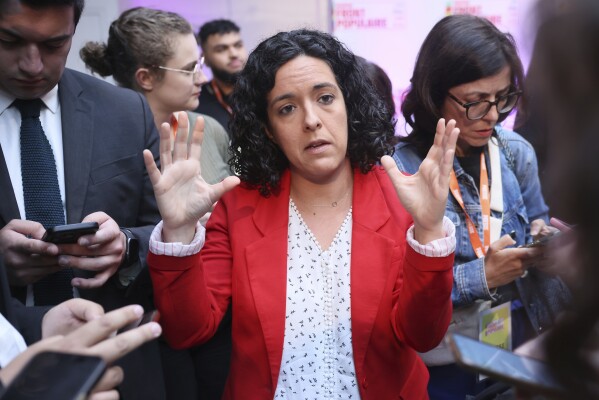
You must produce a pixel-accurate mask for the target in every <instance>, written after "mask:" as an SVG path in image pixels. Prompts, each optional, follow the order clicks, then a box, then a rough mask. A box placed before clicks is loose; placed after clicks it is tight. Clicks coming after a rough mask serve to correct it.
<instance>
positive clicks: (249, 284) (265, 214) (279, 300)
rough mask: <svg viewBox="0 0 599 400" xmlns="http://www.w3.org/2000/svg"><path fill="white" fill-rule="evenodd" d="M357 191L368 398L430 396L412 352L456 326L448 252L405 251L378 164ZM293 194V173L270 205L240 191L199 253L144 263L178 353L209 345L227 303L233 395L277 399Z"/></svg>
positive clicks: (355, 228) (360, 325)
mask: <svg viewBox="0 0 599 400" xmlns="http://www.w3.org/2000/svg"><path fill="white" fill-rule="evenodd" d="M354 188H355V190H354V193H353V199H352V212H353V220H352V224H353V225H352V242H351V315H352V321H351V323H352V342H353V356H354V362H355V366H356V380H357V382H358V384H359V385H360V387H359V390H360V395H361V398H362V399H377V400H378V399H392V398H393V399H406V400H407V399H410V400H416V399H425V398H428V395H427V392H426V383H427V380H428V372H427V369H426V367H425V366H424V363H423V362H422V360H421V359H420V358H419V356H418V355H417V354H416V351H421V352H422V351H427V350H430V349H432V348H433V347H435V346H436V345H437V344H438V343H439V342H440V341H441V339H442V338H443V335H444V334H445V331H446V330H447V326H448V325H449V321H450V318H451V298H450V295H451V287H452V282H453V279H452V265H453V254H452V255H450V256H447V257H439V258H430V257H425V256H423V255H420V254H418V253H416V252H415V251H414V250H413V249H412V248H411V247H410V246H409V245H407V243H406V231H407V230H408V228H409V227H410V225H411V224H412V218H411V217H410V215H409V214H408V213H407V211H406V210H405V209H404V208H403V206H402V205H401V203H400V201H399V199H398V197H397V193H396V192H395V188H394V187H393V185H392V184H391V180H390V179H389V177H388V176H387V174H386V173H385V172H384V171H383V170H382V168H379V167H375V168H374V169H373V170H372V171H371V172H369V173H368V174H362V173H360V172H359V171H357V170H356V171H355V173H354ZM289 190H290V177H289V173H288V172H286V173H285V174H284V175H283V177H282V178H281V190H280V193H278V194H273V195H271V196H270V197H268V198H264V197H262V196H260V195H259V194H258V191H257V190H248V189H246V188H243V187H241V186H240V187H237V188H235V189H234V190H232V191H231V192H229V193H226V194H225V195H224V196H223V197H222V198H221V200H220V201H219V202H218V204H217V206H216V208H215V210H214V212H213V213H212V216H211V217H210V220H209V221H208V226H207V232H206V243H205V245H204V247H203V249H202V250H201V252H200V253H198V254H196V255H193V256H189V257H168V256H157V255H154V254H150V255H149V257H148V263H149V265H150V273H151V275H152V281H153V284H154V288H155V297H156V304H157V306H158V308H159V310H160V312H161V323H162V325H163V328H164V333H165V335H166V338H167V339H168V340H169V343H171V345H173V347H183V348H184V347H189V346H193V345H195V344H197V343H201V342H203V341H205V340H207V339H209V338H210V337H211V336H212V335H213V334H214V332H215V330H216V329H217V327H218V325H219V322H220V319H221V318H222V316H223V314H224V313H225V310H226V309H227V307H228V305H229V303H231V305H232V308H233V328H232V334H233V352H232V356H231V369H230V372H229V377H228V380H227V387H226V389H225V394H224V396H223V398H226V399H256V400H259V399H268V398H270V399H272V398H273V396H274V394H275V389H276V385H277V382H278V376H279V370H280V366H281V357H282V354H283V339H284V336H285V304H286V294H285V293H286V287H287V268H286V266H287V247H288V238H287V236H288V220H289ZM415 350H416V351H415Z"/></svg>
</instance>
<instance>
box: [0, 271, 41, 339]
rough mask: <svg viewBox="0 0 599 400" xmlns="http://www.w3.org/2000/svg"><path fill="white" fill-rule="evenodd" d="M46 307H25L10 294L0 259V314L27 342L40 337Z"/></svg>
mask: <svg viewBox="0 0 599 400" xmlns="http://www.w3.org/2000/svg"><path fill="white" fill-rule="evenodd" d="M48 309H49V307H25V306H24V305H23V304H22V303H21V302H19V301H18V300H17V299H15V298H13V297H12V296H11V295H10V289H9V287H8V277H7V276H6V271H5V269H4V263H3V262H2V260H1V259H0V314H2V315H3V316H4V318H6V320H7V321H8V322H10V323H11V325H12V326H14V327H15V328H16V329H17V330H18V331H19V332H20V333H21V335H23V338H24V339H25V341H26V342H27V344H31V343H34V342H36V341H38V340H40V339H41V336H42V330H41V327H42V318H43V317H44V315H45V314H46V311H48Z"/></svg>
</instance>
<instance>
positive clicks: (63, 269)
mask: <svg viewBox="0 0 599 400" xmlns="http://www.w3.org/2000/svg"><path fill="white" fill-rule="evenodd" d="M12 3H14V4H13V5H14V6H13V7H9V8H4V9H2V10H0V132H2V135H0V145H1V152H0V192H2V194H3V200H2V202H0V228H1V229H0V256H2V257H3V259H4V263H5V265H6V270H7V274H8V276H9V281H10V284H11V289H12V295H13V296H14V297H16V298H18V299H19V300H21V301H22V302H23V303H26V304H27V305H35V306H38V305H48V306H52V305H55V304H58V303H60V302H62V301H64V300H67V299H69V298H73V297H83V298H86V299H89V300H93V301H95V302H97V303H100V304H101V305H102V306H103V307H104V309H105V310H107V311H108V310H111V309H115V308H117V307H120V306H123V305H125V304H130V303H138V304H142V305H143V306H144V307H146V308H150V307H152V304H151V298H150V295H149V291H150V289H151V286H150V284H149V282H147V281H144V277H143V272H142V271H143V270H144V268H143V266H144V264H145V261H144V260H145V257H146V254H147V252H148V242H149V236H150V233H151V231H152V229H153V227H154V225H155V224H156V223H157V222H158V221H159V220H160V215H159V214H158V211H157V207H156V201H155V198H154V194H153V190H152V186H151V184H150V181H149V178H148V175H147V173H146V169H145V166H144V162H143V158H142V151H143V150H144V149H150V150H151V151H152V152H153V153H154V154H158V134H157V131H156V127H155V125H154V121H153V117H152V113H151V111H150V109H149V107H148V105H147V103H146V102H145V100H144V99H143V96H140V95H138V94H136V93H134V92H131V91H127V90H123V89H120V88H117V87H115V86H113V85H110V84H107V83H105V82H103V81H101V80H99V79H97V78H94V77H91V76H89V75H87V74H81V73H78V72H75V71H72V70H70V69H68V68H65V63H66V59H67V55H68V54H69V51H70V48H71V42H72V37H73V34H74V32H75V28H76V25H77V23H78V21H79V18H80V16H81V13H82V12H83V8H84V0H47V1H44V2H39V1H34V0H20V1H17V0H15V1H14V2H12ZM82 221H85V222H97V223H98V225H99V230H98V231H97V232H96V233H95V234H91V235H86V236H83V237H81V238H79V240H78V242H77V243H75V244H61V245H57V244H53V243H49V242H45V241H43V240H42V236H43V235H44V233H45V232H46V229H48V228H50V227H53V226H55V225H62V224H67V223H79V222H82ZM138 278H140V279H138ZM152 346H153V347H152ZM152 346H150V347H146V348H145V349H144V350H143V351H141V352H134V353H133V354H131V355H130V356H129V357H127V361H126V363H127V365H128V366H129V367H132V368H129V367H127V365H124V367H125V372H126V376H127V378H126V380H125V384H124V386H123V387H122V390H123V395H124V397H125V398H128V399H135V398H138V396H141V397H139V398H144V399H146V398H149V399H151V398H160V393H161V390H162V388H161V387H158V386H157V385H158V384H161V382H162V376H161V371H160V370H155V369H154V368H146V369H144V368H143V367H142V366H143V365H147V364H148V363H149V362H150V361H149V359H155V360H156V361H158V357H159V355H158V351H157V347H156V346H154V345H152ZM136 363H137V365H135V364H136ZM156 365H158V363H157V362H156ZM136 379H137V382H138V383H139V382H144V381H145V382H152V383H153V385H148V384H145V385H138V384H136V383H135V381H136ZM154 383H155V384H156V385H154Z"/></svg>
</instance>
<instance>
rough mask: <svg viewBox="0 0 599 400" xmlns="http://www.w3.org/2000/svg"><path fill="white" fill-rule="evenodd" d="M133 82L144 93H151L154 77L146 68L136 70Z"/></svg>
mask: <svg viewBox="0 0 599 400" xmlns="http://www.w3.org/2000/svg"><path fill="white" fill-rule="evenodd" d="M135 82H136V83H137V85H138V86H139V87H140V88H142V89H143V90H145V91H146V92H151V91H152V89H154V83H155V77H154V75H153V74H152V73H151V72H150V70H149V69H148V68H138V69H137V71H135Z"/></svg>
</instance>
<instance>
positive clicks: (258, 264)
mask: <svg viewBox="0 0 599 400" xmlns="http://www.w3.org/2000/svg"><path fill="white" fill-rule="evenodd" d="M253 220H254V223H255V225H256V228H257V229H258V230H259V231H260V233H261V234H262V235H263V237H262V239H260V240H258V241H256V242H254V243H252V244H250V245H249V246H248V247H247V248H246V250H245V257H246V262H247V269H248V274H249V283H250V287H251V290H252V294H253V296H254V301H255V305H256V311H257V313H258V318H259V320H260V324H261V326H262V332H263V333H264V341H265V343H266V349H267V351H268V360H269V364H270V369H271V376H272V390H273V393H274V391H275V389H276V384H277V379H278V375H279V369H280V367H281V358H282V355H283V340H284V336H285V307H286V299H285V294H286V288H287V233H288V220H289V173H288V172H287V173H285V174H284V175H283V176H282V178H281V191H280V192H279V194H278V195H276V196H272V197H271V198H269V199H265V198H263V197H261V198H260V199H259V201H258V203H257V205H256V209H255V212H254V215H253Z"/></svg>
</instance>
